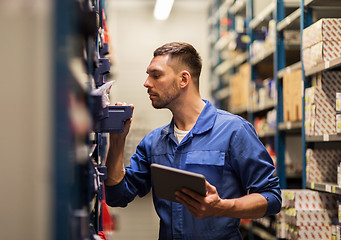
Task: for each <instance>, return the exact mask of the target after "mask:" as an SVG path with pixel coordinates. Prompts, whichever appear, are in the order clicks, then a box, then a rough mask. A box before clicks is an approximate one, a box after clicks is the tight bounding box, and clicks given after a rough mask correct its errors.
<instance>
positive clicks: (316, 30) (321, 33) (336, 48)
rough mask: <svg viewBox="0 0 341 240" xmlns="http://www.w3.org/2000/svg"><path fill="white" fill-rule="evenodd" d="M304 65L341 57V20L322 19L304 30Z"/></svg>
mask: <svg viewBox="0 0 341 240" xmlns="http://www.w3.org/2000/svg"><path fill="white" fill-rule="evenodd" d="M302 38H303V41H302V48H303V65H304V68H305V69H309V68H311V67H313V66H314V65H316V64H319V63H322V62H325V61H331V60H333V59H336V58H339V57H341V44H340V41H341V18H322V19H320V20H319V21H317V22H315V23H314V24H312V25H310V26H309V27H307V28H305V29H304V30H303V35H302Z"/></svg>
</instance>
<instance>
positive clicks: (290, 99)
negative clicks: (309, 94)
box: [283, 70, 302, 122]
mask: <svg viewBox="0 0 341 240" xmlns="http://www.w3.org/2000/svg"><path fill="white" fill-rule="evenodd" d="M283 120H284V122H287V121H299V120H302V71H301V70H296V71H293V72H291V73H287V74H284V76H283Z"/></svg>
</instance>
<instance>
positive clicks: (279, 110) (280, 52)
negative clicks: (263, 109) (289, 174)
mask: <svg viewBox="0 0 341 240" xmlns="http://www.w3.org/2000/svg"><path fill="white" fill-rule="evenodd" d="M284 8H285V6H284V1H283V0H276V9H275V12H274V19H275V21H276V30H275V31H276V34H275V44H276V47H275V52H274V80H275V83H276V90H277V105H276V134H275V152H276V157H277V175H278V177H279V184H280V187H281V188H282V189H285V188H287V182H286V173H285V134H284V133H283V132H281V131H279V128H278V125H279V123H280V122H283V85H282V84H281V83H280V81H279V78H278V71H279V70H281V69H283V68H284V67H285V46H284V37H283V32H282V31H281V32H278V31H277V24H278V23H279V22H280V21H282V20H283V19H284V17H285V9H284Z"/></svg>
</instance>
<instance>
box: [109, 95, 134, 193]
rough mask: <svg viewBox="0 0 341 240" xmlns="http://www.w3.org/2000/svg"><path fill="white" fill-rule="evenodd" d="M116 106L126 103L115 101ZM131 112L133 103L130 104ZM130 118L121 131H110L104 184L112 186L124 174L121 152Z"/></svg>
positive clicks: (122, 152)
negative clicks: (106, 175) (106, 176)
mask: <svg viewBox="0 0 341 240" xmlns="http://www.w3.org/2000/svg"><path fill="white" fill-rule="evenodd" d="M115 105H118V106H126V105H127V104H126V103H120V102H118V103H116V104H115ZM130 106H131V110H132V112H133V111H134V105H130ZM131 122H132V119H131V118H130V119H128V120H127V121H125V123H124V130H123V132H122V133H110V143H109V151H108V156H107V159H106V163H105V165H106V166H107V171H108V178H107V179H106V180H105V185H107V186H112V185H116V184H118V183H120V182H121V180H122V179H123V178H124V175H125V169H124V163H123V154H124V145H125V140H126V137H127V135H128V133H129V130H130V125H131Z"/></svg>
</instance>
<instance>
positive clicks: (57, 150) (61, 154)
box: [52, 0, 77, 240]
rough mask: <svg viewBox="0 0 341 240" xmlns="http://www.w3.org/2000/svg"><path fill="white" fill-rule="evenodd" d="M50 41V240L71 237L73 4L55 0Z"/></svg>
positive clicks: (64, 0) (72, 196)
mask: <svg viewBox="0 0 341 240" xmlns="http://www.w3.org/2000/svg"><path fill="white" fill-rule="evenodd" d="M53 4H54V9H55V11H54V13H55V14H54V26H53V29H54V30H53V34H54V37H53V39H54V42H53V46H54V47H53V56H52V57H53V58H54V61H53V62H54V66H53V76H54V79H53V91H54V94H53V101H54V109H53V120H54V123H53V126H54V128H53V130H52V131H53V134H52V136H54V137H53V165H54V167H53V185H54V186H53V187H52V189H53V197H52V199H53V204H52V205H53V206H54V207H53V220H52V222H53V225H52V236H53V239H54V240H59V239H65V240H68V239H71V234H70V232H71V229H70V219H71V218H72V215H71V212H70V203H72V202H73V199H74V198H76V197H77V196H74V195H73V194H71V188H70V182H71V179H70V176H71V175H72V174H71V173H72V171H73V169H74V165H73V164H74V163H73V159H72V155H71V154H70V152H71V151H72V147H73V146H72V141H71V129H70V125H69V116H68V112H67V109H68V89H69V82H68V81H69V80H68V79H69V71H68V66H67V63H68V59H67V56H68V54H67V52H66V51H67V49H68V48H67V45H68V37H69V36H70V34H72V33H73V32H74V27H75V26H74V25H73V24H71V23H72V22H74V21H72V17H73V16H72V13H73V5H72V4H70V1H67V0H55V1H53Z"/></svg>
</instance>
